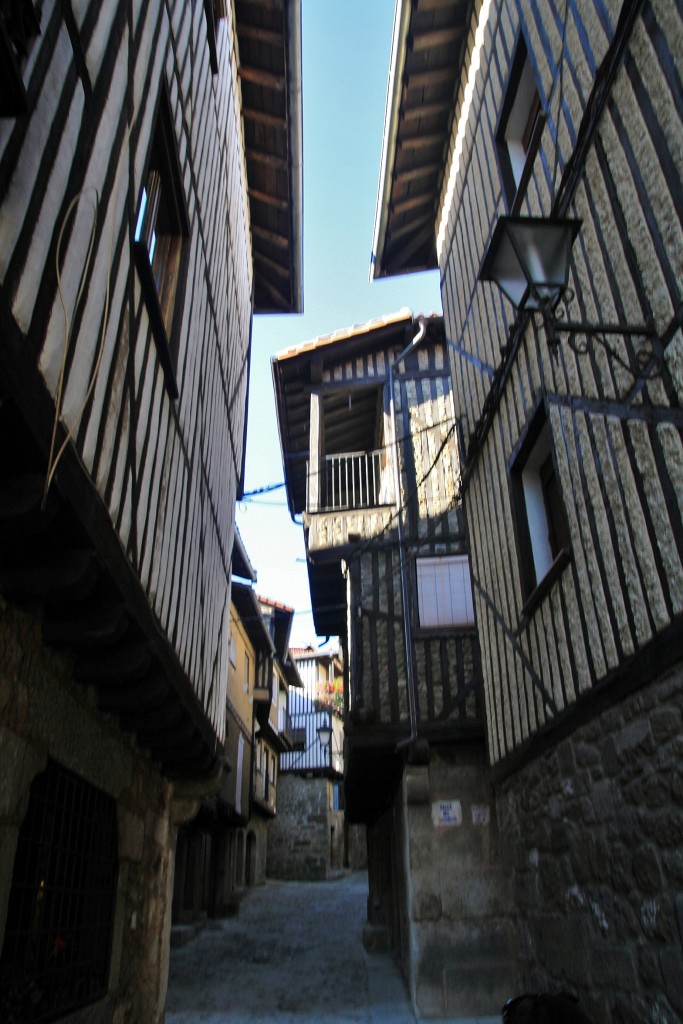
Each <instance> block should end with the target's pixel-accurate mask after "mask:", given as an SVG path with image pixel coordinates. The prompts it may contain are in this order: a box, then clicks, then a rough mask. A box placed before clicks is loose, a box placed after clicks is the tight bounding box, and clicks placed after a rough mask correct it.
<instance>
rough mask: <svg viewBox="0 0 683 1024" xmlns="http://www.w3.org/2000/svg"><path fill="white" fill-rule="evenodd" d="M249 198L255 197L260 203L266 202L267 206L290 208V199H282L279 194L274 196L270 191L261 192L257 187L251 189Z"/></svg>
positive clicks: (278, 208)
mask: <svg viewBox="0 0 683 1024" xmlns="http://www.w3.org/2000/svg"><path fill="white" fill-rule="evenodd" d="M249 198H250V199H255V200H256V202H258V203H265V205H266V206H272V207H274V208H275V209H276V210H289V201H288V200H287V199H280V197H279V196H273V195H271V194H270V193H269V192H261V191H260V189H257V188H250V189H249Z"/></svg>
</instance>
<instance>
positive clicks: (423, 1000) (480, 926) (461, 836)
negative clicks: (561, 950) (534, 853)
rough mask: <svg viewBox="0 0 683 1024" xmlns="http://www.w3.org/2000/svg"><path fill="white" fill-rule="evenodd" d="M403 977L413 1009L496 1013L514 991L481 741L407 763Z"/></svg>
mask: <svg viewBox="0 0 683 1024" xmlns="http://www.w3.org/2000/svg"><path fill="white" fill-rule="evenodd" d="M401 799H402V800H403V802H404V815H405V826H404V827H405V838H404V842H405V853H404V856H405V857H406V860H407V863H408V889H407V894H406V898H407V919H408V927H409V929H410V951H409V958H408V984H409V989H410V992H411V996H412V998H413V1005H414V1007H415V1010H416V1012H417V1013H418V1015H419V1016H420V1017H442V1016H455V1017H457V1016H475V1015H486V1014H497V1013H499V1012H500V1008H501V1006H502V1005H503V1004H504V1002H505V1001H506V999H508V998H509V997H510V996H511V995H513V994H514V983H515V979H514V973H513V949H514V945H513V927H512V921H511V906H512V904H511V892H510V886H509V880H508V879H507V878H506V877H505V875H504V873H503V870H502V868H501V865H500V860H499V856H498V843H497V835H496V822H495V813H494V806H493V800H492V793H491V790H490V787H489V782H488V770H487V767H486V756H485V750H484V746H483V743H472V744H460V745H459V746H458V747H455V746H444V747H439V748H438V749H432V751H431V759H430V763H429V765H428V766H424V767H417V766H415V767H412V766H408V767H407V768H406V773H405V775H404V780H403V787H402V795H401Z"/></svg>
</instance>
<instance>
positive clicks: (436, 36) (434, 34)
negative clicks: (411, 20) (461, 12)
mask: <svg viewBox="0 0 683 1024" xmlns="http://www.w3.org/2000/svg"><path fill="white" fill-rule="evenodd" d="M463 32H464V29H463V27H462V26H461V25H447V26H445V27H444V28H435V29H430V30H429V31H427V32H416V33H415V34H414V35H413V53H419V52H420V51H422V50H430V49H431V48H432V47H433V46H448V45H449V44H450V43H456V42H458V40H460V39H462V37H463Z"/></svg>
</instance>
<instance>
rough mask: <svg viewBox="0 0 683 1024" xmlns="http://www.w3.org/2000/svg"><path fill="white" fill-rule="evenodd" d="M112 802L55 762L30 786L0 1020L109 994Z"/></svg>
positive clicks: (30, 1019) (53, 1015) (32, 1021)
mask: <svg viewBox="0 0 683 1024" xmlns="http://www.w3.org/2000/svg"><path fill="white" fill-rule="evenodd" d="M117 850H118V843H117V827H116V804H115V802H114V800H113V799H112V798H111V797H109V796H107V794H106V793H103V792H102V791H101V790H99V789H96V788H95V787H94V786H92V785H90V783H88V782H86V781H84V780H83V779H81V778H79V777H78V776H77V775H74V774H73V773H72V772H70V771H67V770H66V769H65V768H62V767H61V766H60V765H58V764H56V763H55V762H53V761H50V762H48V766H47V768H46V769H45V771H44V772H42V773H41V774H40V775H38V776H37V777H36V778H35V779H34V781H33V785H32V786H31V795H30V799H29V806H28V811H27V812H26V817H25V818H24V821H23V823H22V825H21V829H20V832H19V842H18V845H17V851H16V856H15V860H14V873H13V877H12V885H11V889H10V894H9V903H8V911H7V924H6V928H5V940H4V945H3V951H2V958H1V959H0V1020H2V1021H3V1022H10V1024H11V1022H21V1024H44V1022H48V1021H53V1020H56V1019H57V1018H58V1017H63V1016H64V1015H65V1014H67V1013H71V1012H73V1011H75V1010H77V1009H79V1008H81V1007H83V1006H87V1005H89V1004H90V1003H94V1002H96V1001H97V1000H98V999H101V998H102V997H103V996H105V995H106V993H107V987H108V981H109V964H110V958H111V940H112V928H113V921H114V905H115V896H116V883H117V872H118V856H117Z"/></svg>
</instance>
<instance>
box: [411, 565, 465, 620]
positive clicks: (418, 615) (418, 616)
mask: <svg viewBox="0 0 683 1024" xmlns="http://www.w3.org/2000/svg"><path fill="white" fill-rule="evenodd" d="M428 562H429V563H439V562H440V563H442V565H445V563H452V564H453V565H462V564H464V565H465V566H466V567H467V578H468V579H469V583H470V588H469V595H468V594H464V601H465V605H466V606H469V611H470V612H471V615H470V616H469V618H468V619H467V621H462V622H450V623H438V624H432V623H428V624H424V625H423V623H422V618H423V617H424V616H423V610H422V609H423V604H422V600H421V595H422V590H421V584H420V563H422V564H423V565H424V564H425V563H428ZM413 578H414V584H415V602H414V612H415V617H414V621H415V623H416V627H415V629H416V632H419V633H420V634H423V635H424V634H426V633H471V632H473V631H474V630H475V629H476V617H475V612H474V593H473V591H472V573H471V566H470V557H469V554H468V553H467V552H466V551H460V552H455V553H451V554H447V555H418V556H416V557H415V559H414V569H413Z"/></svg>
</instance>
